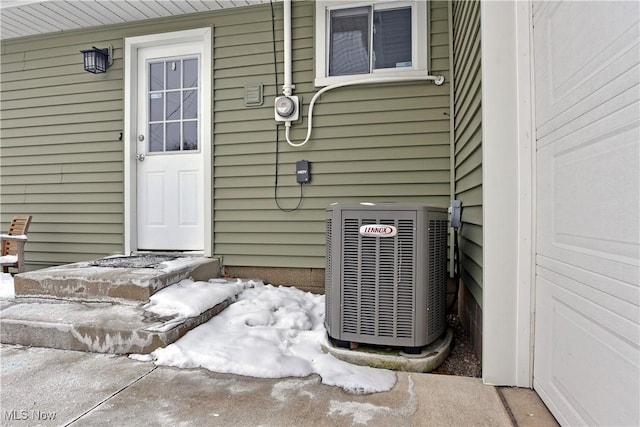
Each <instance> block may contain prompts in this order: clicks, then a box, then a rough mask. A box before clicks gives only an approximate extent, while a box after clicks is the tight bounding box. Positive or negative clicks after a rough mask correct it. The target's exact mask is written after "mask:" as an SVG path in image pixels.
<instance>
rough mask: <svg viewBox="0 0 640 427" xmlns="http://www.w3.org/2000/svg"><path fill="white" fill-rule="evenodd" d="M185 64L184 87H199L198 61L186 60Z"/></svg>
mask: <svg viewBox="0 0 640 427" xmlns="http://www.w3.org/2000/svg"><path fill="white" fill-rule="evenodd" d="M182 63H183V70H184V71H183V73H182V75H183V79H184V80H183V82H182V87H196V86H198V59H197V58H193V59H185V60H184V61H182Z"/></svg>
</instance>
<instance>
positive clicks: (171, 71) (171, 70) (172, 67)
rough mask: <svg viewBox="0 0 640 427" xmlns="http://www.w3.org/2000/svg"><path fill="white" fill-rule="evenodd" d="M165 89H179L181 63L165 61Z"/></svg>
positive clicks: (180, 83)
mask: <svg viewBox="0 0 640 427" xmlns="http://www.w3.org/2000/svg"><path fill="white" fill-rule="evenodd" d="M166 69H167V89H180V87H181V85H182V61H180V60H176V61H167V63H166Z"/></svg>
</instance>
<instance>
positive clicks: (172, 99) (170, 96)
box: [166, 91, 180, 120]
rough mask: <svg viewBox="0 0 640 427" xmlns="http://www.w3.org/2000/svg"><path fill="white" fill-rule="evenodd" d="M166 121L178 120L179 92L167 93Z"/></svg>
mask: <svg viewBox="0 0 640 427" xmlns="http://www.w3.org/2000/svg"><path fill="white" fill-rule="evenodd" d="M166 116H167V120H180V91H176V92H167V112H166Z"/></svg>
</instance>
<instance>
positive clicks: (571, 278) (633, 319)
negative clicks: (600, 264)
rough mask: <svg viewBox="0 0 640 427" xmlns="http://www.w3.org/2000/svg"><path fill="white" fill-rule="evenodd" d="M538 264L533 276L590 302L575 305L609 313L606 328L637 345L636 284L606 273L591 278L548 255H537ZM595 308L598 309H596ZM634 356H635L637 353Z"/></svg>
mask: <svg viewBox="0 0 640 427" xmlns="http://www.w3.org/2000/svg"><path fill="white" fill-rule="evenodd" d="M537 264H538V266H537V269H536V275H537V276H538V278H539V279H540V280H544V281H545V282H546V283H547V285H548V286H555V287H557V288H558V289H560V290H561V291H563V292H569V293H570V294H571V295H575V297H576V298H580V299H581V300H584V302H589V305H584V303H581V304H580V305H577V307H583V308H584V309H585V310H587V311H589V312H592V311H593V312H595V313H596V314H599V315H600V317H602V313H608V314H607V316H606V321H607V322H609V323H608V326H607V329H608V330H610V331H611V333H612V334H615V335H617V336H619V337H621V338H623V339H625V340H627V341H628V342H629V343H630V344H632V346H633V347H634V348H636V349H638V348H640V343H639V338H640V326H639V324H640V307H639V306H638V304H639V300H640V291H639V289H638V286H637V284H629V283H623V282H620V281H617V280H615V279H612V278H610V277H605V276H601V277H596V278H594V275H593V274H592V273H590V272H588V271H584V270H581V269H578V268H575V267H573V266H570V265H567V264H562V263H559V262H558V261H556V260H554V259H551V258H545V257H541V256H538V258H537ZM596 307H598V308H599V309H601V311H598V310H595V308H596ZM594 310H595V311H594ZM594 319H595V318H594ZM594 321H595V320H594ZM635 356H636V358H638V357H637V356H638V355H637V354H636V355H635ZM638 362H639V363H640V359H638Z"/></svg>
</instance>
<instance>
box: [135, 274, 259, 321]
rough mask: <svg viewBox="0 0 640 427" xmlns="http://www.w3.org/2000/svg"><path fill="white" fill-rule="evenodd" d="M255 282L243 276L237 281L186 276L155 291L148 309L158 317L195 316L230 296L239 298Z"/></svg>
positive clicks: (147, 306) (146, 306)
mask: <svg viewBox="0 0 640 427" xmlns="http://www.w3.org/2000/svg"><path fill="white" fill-rule="evenodd" d="M254 283H255V282H253V281H249V282H243V281H242V280H240V279H238V280H237V281H236V282H230V281H227V280H225V279H211V280H209V281H208V282H194V281H193V280H192V279H184V280H181V281H180V282H178V283H176V284H174V285H171V286H169V287H166V288H164V289H162V290H160V291H158V292H156V293H155V294H153V295H152V296H151V297H150V298H149V303H148V304H147V305H145V307H144V309H145V310H146V311H150V312H152V313H155V314H157V315H158V316H167V317H171V316H176V317H181V318H186V317H194V316H197V315H199V314H200V313H204V312H205V311H206V310H208V309H209V308H211V307H214V306H216V305H218V304H220V303H221V302H223V301H225V300H227V299H233V298H235V296H236V295H238V294H239V293H240V292H242V290H243V289H244V288H245V287H247V286H253V284H254Z"/></svg>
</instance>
